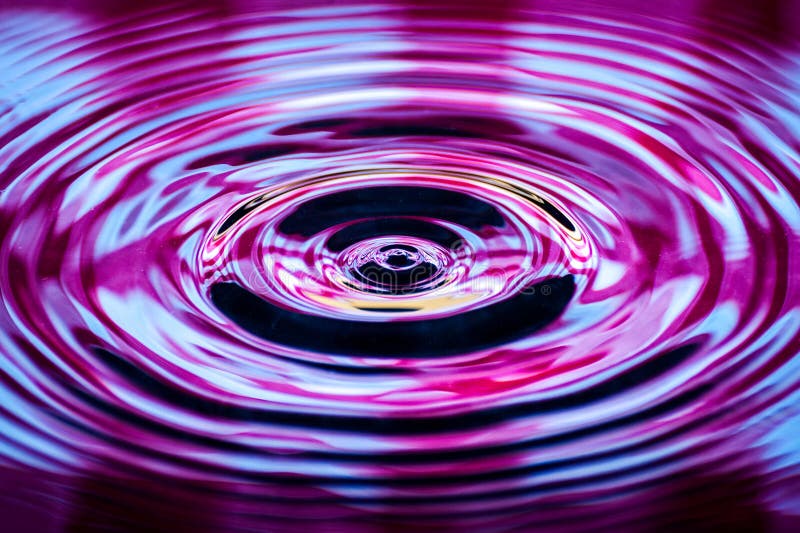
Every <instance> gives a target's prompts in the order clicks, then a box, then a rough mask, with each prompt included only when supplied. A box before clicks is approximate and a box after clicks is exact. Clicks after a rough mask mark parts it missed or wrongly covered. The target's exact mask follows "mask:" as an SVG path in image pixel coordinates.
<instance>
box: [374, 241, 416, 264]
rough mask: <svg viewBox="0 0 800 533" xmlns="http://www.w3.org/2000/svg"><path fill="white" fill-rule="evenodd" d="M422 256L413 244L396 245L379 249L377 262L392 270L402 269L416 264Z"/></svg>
mask: <svg viewBox="0 0 800 533" xmlns="http://www.w3.org/2000/svg"><path fill="white" fill-rule="evenodd" d="M421 260H422V257H421V255H420V253H419V252H418V251H417V249H416V248H414V247H413V246H405V245H402V244H400V245H396V246H386V247H384V248H382V249H381V254H380V255H379V256H378V263H379V264H381V266H384V267H386V268H390V269H393V270H403V269H407V268H411V267H413V266H415V265H418V264H419V263H420V261H421Z"/></svg>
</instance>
